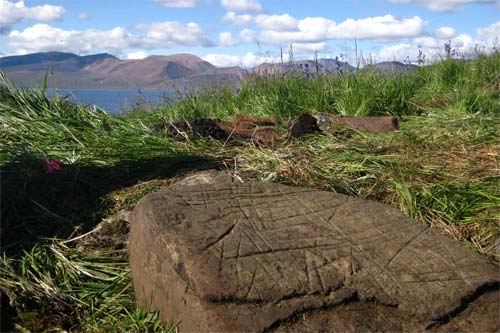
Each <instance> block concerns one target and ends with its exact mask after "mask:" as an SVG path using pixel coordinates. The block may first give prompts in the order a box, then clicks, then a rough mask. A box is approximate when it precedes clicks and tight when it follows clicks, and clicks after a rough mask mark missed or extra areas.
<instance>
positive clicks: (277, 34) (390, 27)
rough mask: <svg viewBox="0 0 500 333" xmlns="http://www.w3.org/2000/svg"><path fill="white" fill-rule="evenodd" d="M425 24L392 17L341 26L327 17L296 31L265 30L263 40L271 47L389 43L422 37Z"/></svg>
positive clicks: (313, 19)
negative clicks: (355, 41) (362, 41)
mask: <svg viewBox="0 0 500 333" xmlns="http://www.w3.org/2000/svg"><path fill="white" fill-rule="evenodd" d="M424 27H425V22H424V21H423V20H422V19H421V18H420V17H418V16H414V17H411V18H395V17H394V16H392V15H385V16H376V17H369V18H364V19H359V20H353V19H347V20H345V21H344V22H342V23H340V24H338V25H337V24H336V23H335V22H334V21H332V20H329V19H327V18H324V17H307V18H305V19H302V20H300V21H298V24H297V27H296V29H295V30H291V25H290V26H289V27H288V28H289V29H288V30H287V31H279V30H272V29H271V30H262V31H261V33H260V36H259V40H260V41H263V42H265V43H270V44H280V43H283V42H289V43H290V42H291V43H319V42H324V41H327V40H331V39H354V38H357V39H375V40H389V39H400V38H408V37H415V36H418V35H420V34H422V32H423V30H424Z"/></svg>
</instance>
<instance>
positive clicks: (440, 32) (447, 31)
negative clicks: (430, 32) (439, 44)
mask: <svg viewBox="0 0 500 333" xmlns="http://www.w3.org/2000/svg"><path fill="white" fill-rule="evenodd" d="M434 35H435V36H436V37H437V38H441V39H446V38H452V37H453V36H455V29H453V28H452V27H441V28H439V29H437V30H436V31H435V32H434Z"/></svg>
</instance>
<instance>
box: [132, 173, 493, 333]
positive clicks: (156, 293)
mask: <svg viewBox="0 0 500 333" xmlns="http://www.w3.org/2000/svg"><path fill="white" fill-rule="evenodd" d="M129 250H130V263H131V270H132V278H133V284H134V290H135V295H136V299H137V301H138V302H139V304H140V305H142V306H144V307H145V308H146V309H148V310H158V311H159V312H160V315H161V318H162V319H163V320H165V321H169V322H178V321H180V325H179V331H180V332H193V331H199V332H263V331H292V332H318V331H328V332H335V331H338V332H345V331H361V332H369V331H425V330H430V331H452V330H459V331H486V332H487V331H495V330H498V329H499V321H498V307H499V305H500V303H499V296H500V294H499V281H500V276H499V267H498V266H497V265H496V264H494V263H492V262H491V261H489V260H488V259H487V258H486V257H484V256H482V255H480V254H478V253H476V252H474V251H472V250H470V249H467V248H466V247H464V245H463V244H462V243H459V242H456V241H452V240H450V239H448V238H446V237H444V236H443V235H440V234H438V233H437V232H436V231H434V230H432V229H429V228H427V227H426V226H424V225H422V224H421V223H419V222H417V221H415V220H412V219H410V218H408V217H405V216H403V215H402V214H401V213H400V212H399V211H398V210H396V209H394V208H391V207H388V206H386V205H383V204H380V203H375V202H370V201H365V200H360V199H356V198H352V197H348V196H344V195H340V194H335V193H331V192H325V191H319V190H314V189H309V188H296V187H289V186H284V185H277V184H266V183H234V182H233V183H216V184H201V185H193V186H185V187H179V188H177V189H175V190H174V189H164V190H161V191H159V192H156V193H153V194H150V195H148V196H146V197H145V198H143V199H142V200H141V201H140V202H139V204H138V205H137V206H136V208H135V209H134V212H133V215H132V224H131V235H130V246H129Z"/></svg>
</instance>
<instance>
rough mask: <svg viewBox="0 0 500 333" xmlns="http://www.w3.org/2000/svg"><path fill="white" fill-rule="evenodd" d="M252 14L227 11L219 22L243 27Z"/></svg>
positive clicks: (249, 20) (250, 19) (250, 20)
mask: <svg viewBox="0 0 500 333" xmlns="http://www.w3.org/2000/svg"><path fill="white" fill-rule="evenodd" d="M252 19H253V18H252V16H250V15H248V14H242V15H238V14H236V13H235V12H227V13H226V15H224V16H223V17H222V19H221V20H220V21H221V23H230V24H232V25H235V26H237V27H243V26H246V25H248V24H249V23H250V22H252Z"/></svg>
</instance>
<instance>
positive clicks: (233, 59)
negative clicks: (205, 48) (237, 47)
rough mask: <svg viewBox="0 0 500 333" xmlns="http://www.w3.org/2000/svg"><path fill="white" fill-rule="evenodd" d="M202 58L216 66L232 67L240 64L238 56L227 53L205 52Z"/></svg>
mask: <svg viewBox="0 0 500 333" xmlns="http://www.w3.org/2000/svg"><path fill="white" fill-rule="evenodd" d="M202 59H203V60H205V61H208V62H209V63H211V64H212V65H214V66H217V67H232V66H240V65H241V60H240V57H238V56H235V55H229V54H214V53H211V54H207V55H206V56H204V57H203V58H202Z"/></svg>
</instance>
